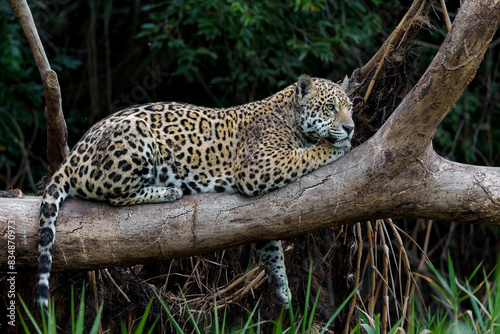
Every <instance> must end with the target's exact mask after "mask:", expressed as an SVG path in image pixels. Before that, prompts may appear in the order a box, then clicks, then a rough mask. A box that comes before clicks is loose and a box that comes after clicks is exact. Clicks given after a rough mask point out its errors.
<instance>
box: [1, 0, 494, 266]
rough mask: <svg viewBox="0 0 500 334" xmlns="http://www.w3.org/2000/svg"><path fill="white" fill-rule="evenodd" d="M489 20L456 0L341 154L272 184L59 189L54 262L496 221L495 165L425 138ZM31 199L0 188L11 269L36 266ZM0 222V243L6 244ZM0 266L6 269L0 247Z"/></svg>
mask: <svg viewBox="0 0 500 334" xmlns="http://www.w3.org/2000/svg"><path fill="white" fill-rule="evenodd" d="M499 22H500V3H499V2H498V1H494V0H489V1H488V0H481V1H468V2H466V3H465V4H464V6H463V8H462V9H461V10H460V12H459V13H458V15H457V17H456V18H455V21H454V24H453V26H452V29H451V31H450V33H449V35H448V36H447V38H446V40H445V41H444V42H443V45H442V47H441V49H440V51H439V52H438V54H437V55H436V57H435V59H434V60H433V62H432V63H431V64H430V65H429V68H428V70H427V71H426V72H425V73H424V75H423V76H422V78H421V79H420V81H419V82H418V83H417V85H416V86H415V87H414V88H413V89H412V90H411V91H410V93H408V95H407V96H406V97H405V99H404V100H403V101H402V102H401V104H400V105H399V106H398V108H397V109H396V110H395V111H394V113H393V114H392V116H391V117H390V118H389V119H388V121H387V122H386V123H385V124H384V126H383V127H382V128H381V129H380V130H379V131H378V132H377V133H376V134H375V135H374V136H373V137H372V138H371V139H370V140H368V141H367V142H366V143H364V144H363V145H361V146H359V147H357V148H356V149H354V150H353V151H352V152H350V153H349V154H347V155H346V156H345V157H344V158H343V159H341V160H339V161H338V162H335V163H334V164H332V165H330V166H327V167H324V168H321V169H319V170H317V171H316V172H314V173H312V174H310V175H307V176H305V177H303V178H301V179H300V180H298V181H296V182H294V183H292V184H290V185H289V186H287V187H285V188H283V189H280V190H277V191H275V192H272V193H270V194H268V195H264V196H260V197H255V198H246V197H243V196H239V195H231V194H200V195H192V196H185V197H184V198H182V199H181V200H179V201H177V202H175V203H165V204H155V205H138V206H131V207H124V208H116V207H110V206H108V205H106V204H103V203H93V202H87V201H81V200H67V201H66V202H65V204H64V205H63V207H62V210H61V213H60V216H59V219H58V227H57V237H56V246H55V256H54V266H53V268H54V271H61V270H68V269H78V270H82V269H96V268H100V267H113V266H126V265H132V264H137V263H145V262H148V261H157V260H161V259H171V258H179V257H186V256H192V255H195V254H202V253H207V252H212V251H215V250H220V249H224V248H228V247H232V246H235V245H238V244H243V243H249V242H254V241H263V240H269V239H288V238H292V237H296V236H299V235H302V234H304V233H307V232H311V231H316V230H320V229H324V228H327V227H332V226H339V225H341V224H345V223H352V222H357V221H365V220H370V219H377V218H384V217H394V218H397V217H408V218H429V219H434V220H438V221H439V220H441V221H454V222H458V223H468V224H493V225H500V168H491V167H480V166H471V165H464V164H459V163H455V162H451V161H447V160H445V159H443V158H441V157H439V156H438V155H437V154H436V153H435V152H434V151H433V150H432V144H431V141H432V137H433V135H434V132H435V129H436V127H437V126H438V124H439V123H440V122H441V120H442V119H443V118H444V117H445V116H446V114H447V113H448V111H449V110H450V108H451V107H452V106H453V105H454V104H455V103H456V101H457V100H458V98H459V96H460V95H461V93H462V91H463V90H464V88H465V87H466V85H467V82H468V80H469V78H470V77H471V76H472V75H473V74H474V73H475V71H476V70H477V68H478V66H479V64H480V62H481V59H482V57H483V55H484V52H485V50H486V48H487V46H488V43H489V42H490V41H491V38H492V37H493V34H494V33H495V31H496V30H497V28H498V25H499ZM472 41H474V42H472ZM39 204H40V198H37V197H26V198H24V199H0V217H1V218H0V219H1V220H2V221H15V222H16V269H17V270H18V271H22V270H26V271H29V270H35V268H36V263H37V260H36V259H37V246H36V245H37V233H38V226H37V221H38V214H39ZM2 226H4V230H2V231H1V232H0V233H1V234H0V248H2V249H6V248H7V246H6V245H7V236H8V234H7V230H6V227H5V226H7V224H2ZM193 236H194V237H193ZM132 241H133V242H132ZM0 270H6V254H5V253H1V254H0Z"/></svg>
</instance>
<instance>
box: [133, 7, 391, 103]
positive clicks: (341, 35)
mask: <svg viewBox="0 0 500 334" xmlns="http://www.w3.org/2000/svg"><path fill="white" fill-rule="evenodd" d="M370 6H374V8H372V10H370V9H369V7H370ZM384 6H385V7H387V6H389V5H384V4H381V3H379V4H367V3H366V2H364V1H348V2H343V1H342V2H340V3H339V4H337V3H334V2H327V1H324V0H318V1H299V0H298V1H295V2H294V3H292V2H258V1H257V2H255V1H230V2H229V4H228V3H227V2H225V1H221V0H217V1H212V0H192V1H189V2H184V1H172V2H169V3H164V4H160V5H158V6H154V7H155V8H154V10H152V7H153V6H152V5H145V6H143V7H142V11H143V12H145V13H147V16H148V18H149V20H148V21H147V22H144V23H143V24H142V25H141V30H140V31H139V32H138V33H137V35H136V38H138V39H140V38H147V40H148V42H149V43H150V45H151V48H152V49H153V50H154V51H155V52H163V51H165V50H168V54H169V55H170V58H171V59H173V60H174V61H175V63H174V64H172V65H173V66H172V65H168V67H171V68H172V69H173V73H172V74H173V75H174V76H178V77H182V78H185V79H186V80H187V81H188V82H198V81H200V82H202V83H203V84H204V85H206V86H210V87H211V90H212V91H213V95H214V96H213V102H215V103H216V104H219V105H220V104H222V103H223V102H224V101H228V100H229V101H232V100H234V96H241V97H240V98H239V101H238V102H246V101H248V100H252V99H255V98H257V97H256V96H255V95H256V92H255V91H256V85H259V87H258V91H259V92H260V94H269V93H270V92H273V91H275V90H276V88H277V87H280V86H284V85H286V84H289V83H290V82H291V81H293V80H295V78H297V77H298V76H299V75H300V74H301V73H302V72H309V73H315V74H316V73H321V75H323V76H333V77H335V78H336V79H338V78H340V77H342V75H343V74H345V72H347V71H348V70H349V69H351V70H352V68H353V66H355V64H354V63H353V61H354V58H352V57H351V56H349V57H343V56H344V55H346V54H351V53H357V54H359V55H363V54H365V53H366V52H367V50H368V49H370V48H375V47H377V46H376V44H375V43H374V42H375V41H374V40H373V32H378V31H380V29H381V22H380V17H379V16H378V15H377V14H376V13H377V11H383V10H384V9H385V7H384ZM393 6H394V5H393ZM339 59H342V61H339ZM212 85H213V87H212ZM243 92H244V93H243ZM224 104H225V103H224Z"/></svg>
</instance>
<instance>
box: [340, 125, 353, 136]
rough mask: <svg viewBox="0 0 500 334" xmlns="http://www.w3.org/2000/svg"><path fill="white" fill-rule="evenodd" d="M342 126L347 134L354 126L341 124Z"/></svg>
mask: <svg viewBox="0 0 500 334" xmlns="http://www.w3.org/2000/svg"><path fill="white" fill-rule="evenodd" d="M342 128H344V130H345V132H347V135H348V136H349V135H350V134H351V133H352V131H353V130H354V126H349V125H342Z"/></svg>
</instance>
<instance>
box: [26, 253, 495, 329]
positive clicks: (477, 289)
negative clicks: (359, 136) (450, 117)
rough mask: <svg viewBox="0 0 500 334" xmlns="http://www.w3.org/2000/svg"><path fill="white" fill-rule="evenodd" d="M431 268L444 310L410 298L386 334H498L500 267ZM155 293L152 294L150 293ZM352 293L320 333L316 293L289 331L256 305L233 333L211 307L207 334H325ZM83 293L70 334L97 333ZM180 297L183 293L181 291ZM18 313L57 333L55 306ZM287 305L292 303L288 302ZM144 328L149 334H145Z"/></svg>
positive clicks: (293, 316) (364, 322) (367, 325)
mask: <svg viewBox="0 0 500 334" xmlns="http://www.w3.org/2000/svg"><path fill="white" fill-rule="evenodd" d="M428 265H429V268H430V270H431V272H432V274H433V277H427V276H421V277H422V278H423V279H425V280H426V281H427V282H428V283H429V284H430V285H431V287H433V289H434V291H436V293H437V294H436V295H435V296H434V298H435V300H436V301H437V302H438V303H439V304H440V305H441V306H442V308H441V309H431V308H429V309H428V310H427V313H426V314H425V315H421V314H417V313H416V309H417V307H416V305H415V300H416V298H415V297H414V298H413V300H412V305H411V312H410V318H409V319H408V321H407V325H406V326H407V328H405V329H403V328H401V327H399V326H400V324H401V323H402V319H399V320H398V321H396V323H395V324H394V325H393V326H392V328H390V329H388V330H387V333H389V334H391V333H402V332H403V330H404V332H405V333H409V334H417V333H429V331H430V333H446V334H448V333H450V334H455V333H473V334H488V333H490V334H494V333H500V292H499V291H498V289H497V286H498V285H499V284H500V269H499V268H500V266H498V265H497V270H496V272H495V273H494V275H490V276H493V280H491V278H490V277H489V275H487V274H486V272H484V270H483V271H482V277H481V278H480V279H479V277H480V276H481V275H480V273H481V267H482V266H481V264H480V265H478V266H477V267H476V269H475V270H474V271H473V272H472V273H471V274H470V275H469V277H467V278H466V279H465V280H464V281H460V280H458V279H457V278H456V277H455V269H454V266H453V261H452V260H451V258H450V256H449V255H448V268H447V273H446V274H443V273H441V272H439V271H438V270H437V269H436V268H434V266H432V264H430V263H429V264H428ZM311 272H312V270H310V272H309V277H308V287H307V291H306V299H305V300H306V301H308V300H309V297H310V293H311ZM473 281H476V282H477V281H479V283H476V284H475V285H474V284H473ZM153 291H154V290H153ZM355 291H356V290H354V291H353V292H352V293H351V294H350V295H349V297H348V298H347V299H346V300H344V302H343V303H342V304H341V305H340V306H339V307H338V309H337V310H336V311H335V313H334V314H332V316H331V317H330V319H329V320H328V322H327V323H326V324H322V326H321V327H322V328H323V329H322V331H318V330H317V329H315V328H313V327H316V328H317V324H316V325H315V326H313V325H314V322H315V321H314V320H315V315H316V314H315V311H316V306H317V304H318V296H319V291H318V294H317V295H316V297H315V300H314V303H313V305H312V308H311V309H309V306H308V303H307V302H306V303H305V305H304V306H303V308H302V309H293V307H290V308H289V309H288V317H289V319H288V320H289V323H290V327H288V328H284V326H283V323H284V318H285V316H286V314H287V312H286V311H285V309H282V310H281V312H280V315H279V317H278V319H273V320H263V319H261V317H260V313H259V302H257V304H256V305H255V306H254V307H253V309H252V310H250V311H249V312H248V313H247V316H246V320H245V321H244V323H243V324H242V325H241V326H240V328H237V329H235V328H234V327H235V326H234V324H229V323H228V319H227V317H226V314H227V312H226V311H227V310H226V308H224V312H223V315H222V319H220V318H219V310H218V308H217V303H214V309H213V314H212V318H213V319H214V322H213V325H212V326H211V328H209V329H208V330H209V332H210V333H215V334H224V333H228V332H230V333H252V334H254V333H262V332H263V330H262V328H263V325H264V324H266V326H267V327H268V326H269V325H271V327H272V328H273V330H272V333H274V334H282V333H301V334H307V333H325V332H326V331H327V328H328V326H329V325H330V324H331V323H332V322H333V321H334V319H335V318H336V317H337V316H338V314H339V313H340V312H341V311H342V310H343V308H344V307H345V306H346V305H347V303H348V302H349V301H350V299H351V298H352V297H353V295H354V293H355ZM154 293H155V294H156V298H157V299H158V301H159V302H160V304H161V307H162V309H163V311H164V313H165V314H166V315H167V316H168V318H169V319H170V322H171V324H172V326H173V328H174V329H175V331H176V332H177V333H178V334H182V333H184V331H183V329H182V328H181V326H180V325H179V323H178V322H177V321H176V320H175V318H174V316H173V315H172V314H171V312H170V311H169V308H168V307H167V305H166V304H165V303H164V302H163V300H162V298H161V297H160V295H158V294H157V292H156V291H154ZM84 294H85V291H84V290H83V291H82V296H81V299H80V303H79V307H78V312H77V313H76V314H75V303H74V294H73V289H72V290H71V330H72V333H78V334H79V333H84V332H88V333H98V328H99V324H100V318H101V313H102V305H101V307H100V308H99V311H98V313H97V316H96V318H95V321H94V323H93V324H92V326H91V328H90V330H88V329H86V328H85V324H84V316H85V314H84V309H85V305H84ZM181 294H182V291H181ZM182 297H183V300H184V305H185V307H186V310H187V313H188V316H189V320H190V322H191V324H192V326H193V331H194V332H195V333H206V332H207V328H204V327H203V326H202V325H201V323H200V322H199V321H197V320H196V319H195V317H194V315H193V312H192V310H191V309H190V308H189V305H188V302H187V300H186V299H185V297H184V295H183V294H182ZM19 299H20V302H21V305H22V310H23V311H24V313H25V318H23V315H22V311H21V310H20V309H19V308H18V309H17V312H18V315H19V319H20V323H21V326H22V328H23V329H24V332H25V333H31V331H30V329H29V327H28V325H27V322H28V323H31V325H32V327H33V328H34V331H33V333H43V334H47V333H56V322H55V310H54V305H53V303H50V305H49V317H48V319H42V320H41V322H37V321H36V320H35V318H34V317H33V316H32V315H31V313H30V311H29V310H28V307H27V306H26V304H25V303H24V301H23V300H22V299H21V297H19ZM152 303H153V298H152V299H151V300H150V301H149V304H148V306H147V308H146V310H145V311H144V314H143V316H142V318H141V320H140V322H139V324H138V325H137V328H136V330H135V333H136V334H141V333H151V332H152V331H153V329H154V328H155V326H156V324H157V322H158V319H159V316H158V317H157V318H156V319H155V320H154V322H153V323H152V324H151V325H150V326H147V325H148V324H147V320H148V319H149V313H150V310H151V307H152ZM290 305H291V303H290ZM146 327H149V330H148V331H147V332H146ZM121 329H122V333H130V332H131V330H130V329H127V328H126V326H125V324H124V323H122V327H121ZM383 332H384V330H383V329H382V328H381V320H380V315H379V314H375V315H370V314H366V313H364V312H362V311H361V312H360V317H359V323H358V324H357V325H356V326H355V327H354V328H353V329H352V330H351V331H350V333H351V334H357V333H368V334H379V333H383Z"/></svg>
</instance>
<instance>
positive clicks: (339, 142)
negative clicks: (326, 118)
mask: <svg viewBox="0 0 500 334" xmlns="http://www.w3.org/2000/svg"><path fill="white" fill-rule="evenodd" d="M325 139H326V140H327V141H328V142H329V143H330V144H332V145H333V146H335V147H338V148H342V147H346V146H350V145H351V140H350V139H349V137H344V138H340V139H339V138H336V137H334V136H329V137H328V138H325Z"/></svg>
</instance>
